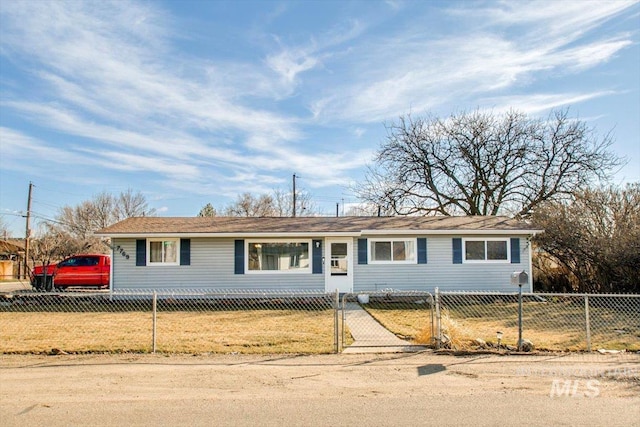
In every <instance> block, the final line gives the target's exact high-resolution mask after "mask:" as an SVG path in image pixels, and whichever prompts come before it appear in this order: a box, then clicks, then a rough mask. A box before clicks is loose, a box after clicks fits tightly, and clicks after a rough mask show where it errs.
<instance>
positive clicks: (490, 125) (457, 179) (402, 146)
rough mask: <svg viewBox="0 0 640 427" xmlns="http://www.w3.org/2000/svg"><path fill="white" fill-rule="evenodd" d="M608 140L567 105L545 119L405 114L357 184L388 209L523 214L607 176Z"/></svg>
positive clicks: (364, 196) (612, 161)
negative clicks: (576, 117) (575, 116)
mask: <svg viewBox="0 0 640 427" xmlns="http://www.w3.org/2000/svg"><path fill="white" fill-rule="evenodd" d="M611 143H612V140H611V138H610V136H609V135H606V136H605V137H604V138H601V139H599V138H598V137H597V136H596V134H595V132H594V131H593V130H592V129H589V128H588V127H587V126H586V124H585V123H584V122H582V121H580V120H574V119H570V118H569V117H568V112H567V111H566V110H564V111H555V112H553V113H552V114H551V115H550V116H549V118H548V119H547V120H534V119H530V118H528V117H527V116H525V115H524V114H523V113H520V112H516V111H511V112H508V113H506V114H503V115H495V114H491V113H482V112H479V111H476V112H474V113H463V114H459V115H452V116H451V117H449V118H447V119H440V118H437V117H427V118H414V117H412V116H410V115H409V116H406V117H400V119H399V121H398V122H397V123H394V124H392V125H390V126H388V127H387V139H386V141H385V143H383V145H382V147H381V148H380V150H379V151H378V153H377V157H376V165H375V166H374V167H371V168H370V169H369V172H368V173H367V176H366V179H365V181H364V182H363V183H362V184H361V185H359V186H357V188H355V189H354V191H355V192H356V194H358V196H359V198H360V199H361V200H362V201H364V202H370V203H373V204H376V205H379V206H381V207H382V209H383V211H385V212H391V213H393V214H401V215H406V214H423V215H429V214H432V215H433V214H435V215H459V214H464V215H497V214H506V215H514V216H516V215H519V216H527V215H529V214H530V213H531V212H532V211H533V210H534V208H535V207H536V206H538V205H539V204H540V203H542V202H545V201H548V200H561V199H563V198H567V197H568V196H570V195H572V194H574V193H575V192H576V191H578V190H579V189H581V188H586V187H587V186H589V185H591V184H592V183H593V182H594V181H595V180H598V179H605V178H607V177H608V174H609V172H610V171H611V170H612V169H613V168H615V167H616V166H618V165H620V164H621V159H619V158H617V157H616V156H614V155H613V154H611V153H610V152H609V151H608V150H609V147H610V145H611Z"/></svg>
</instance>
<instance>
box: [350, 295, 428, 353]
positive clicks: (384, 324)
mask: <svg viewBox="0 0 640 427" xmlns="http://www.w3.org/2000/svg"><path fill="white" fill-rule="evenodd" d="M433 309H434V299H433V295H432V294H430V293H429V292H422V291H397V290H392V289H390V290H382V291H375V292H359V293H347V294H343V295H342V297H341V299H340V311H341V314H342V316H341V319H342V321H341V323H340V345H339V351H349V352H351V351H354V352H356V351H363V350H366V349H369V350H373V349H376V348H378V349H385V348H386V349H387V350H389V349H393V350H395V351H418V350H422V349H424V348H426V346H431V345H433V344H434V340H435V330H434V311H433Z"/></svg>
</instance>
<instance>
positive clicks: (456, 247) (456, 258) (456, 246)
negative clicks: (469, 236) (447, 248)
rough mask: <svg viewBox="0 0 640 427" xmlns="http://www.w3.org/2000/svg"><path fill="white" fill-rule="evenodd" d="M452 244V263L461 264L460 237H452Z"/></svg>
mask: <svg viewBox="0 0 640 427" xmlns="http://www.w3.org/2000/svg"><path fill="white" fill-rule="evenodd" d="M452 245H453V263H454V264H462V239H461V238H460V237H454V238H453V239H452Z"/></svg>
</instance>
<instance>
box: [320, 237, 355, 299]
mask: <svg viewBox="0 0 640 427" xmlns="http://www.w3.org/2000/svg"><path fill="white" fill-rule="evenodd" d="M325 245H326V253H325V260H326V261H325V267H324V271H325V273H324V274H325V290H326V291H327V292H335V290H336V289H337V290H338V292H353V256H352V252H353V239H326V240H325Z"/></svg>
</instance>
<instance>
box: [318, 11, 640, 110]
mask: <svg viewBox="0 0 640 427" xmlns="http://www.w3.org/2000/svg"><path fill="white" fill-rule="evenodd" d="M605 3H606V4H605ZM589 4H590V5H591V4H592V3H589ZM631 4H632V3H631V2H602V4H601V3H599V2H594V3H593V5H594V7H593V8H591V7H584V2H535V3H533V4H532V3H513V2H504V3H500V4H499V7H488V8H487V9H484V10H483V9H481V8H477V7H474V8H469V7H467V6H468V5H467V4H464V6H463V7H462V8H461V9H449V13H450V14H452V15H456V16H457V17H458V18H460V17H466V20H465V21H464V25H465V28H466V29H465V31H463V35H461V34H460V32H456V34H455V35H453V34H452V35H447V34H446V32H445V33H441V34H429V33H428V32H427V31H426V30H424V29H420V28H418V27H409V28H406V29H405V30H404V31H401V32H399V33H397V34H395V35H394V36H392V37H390V38H385V39H381V40H377V42H376V43H371V44H369V45H367V46H360V47H359V49H361V50H364V49H368V50H370V51H371V52H370V54H368V55H365V54H364V53H363V52H362V51H360V52H357V56H358V57H360V58H361V59H362V58H364V59H365V60H361V61H360V62H359V66H356V68H357V70H358V71H357V73H356V74H357V77H358V79H357V80H352V81H350V82H349V83H348V84H347V85H343V86H340V87H339V88H338V89H337V90H336V91H334V93H332V94H330V95H327V96H324V97H321V98H319V99H316V100H315V101H314V102H313V103H312V105H311V107H310V109H311V111H312V112H313V114H314V117H317V118H318V119H319V120H324V121H334V120H345V121H347V122H348V121H361V122H367V121H370V122H376V121H381V120H384V119H385V118H388V117H395V116H397V115H400V114H403V113H406V112H407V111H408V110H409V109H412V110H414V111H424V110H430V109H433V108H437V107H439V106H440V105H442V104H443V103H445V102H449V103H450V102H451V100H452V99H457V100H459V101H458V102H459V103H461V104H465V103H467V102H469V101H471V102H473V100H475V99H477V98H478V97H486V96H487V95H489V94H491V93H497V92H499V91H504V90H506V89H509V88H512V87H515V86H521V87H522V86H523V85H525V86H526V85H527V84H528V83H529V82H530V81H532V80H535V79H536V78H540V76H541V75H542V76H544V75H545V74H544V73H547V74H549V73H555V74H570V73H579V72H582V71H585V70H586V69H589V68H592V67H595V66H598V65H600V64H603V63H606V62H607V61H610V60H611V59H612V58H614V57H615V55H616V54H617V53H619V52H620V51H621V50H623V49H625V48H627V47H629V46H631V45H632V44H633V41H632V39H631V38H630V35H629V34H619V35H617V36H615V37H613V38H612V37H600V38H598V37H587V35H588V32H589V31H590V30H592V29H593V28H596V27H597V26H598V25H600V24H602V23H603V22H605V21H606V20H608V19H610V18H612V17H613V16H616V15H617V14H619V13H621V12H622V11H624V10H625V8H628V7H629V5H631ZM541 73H542V74H541ZM336 94H340V95H336ZM582 97H583V98H584V99H590V98H592V97H593V95H591V94H589V93H585V94H582ZM572 99H573V100H574V101H575V100H576V99H579V97H578V98H577V97H572Z"/></svg>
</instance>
